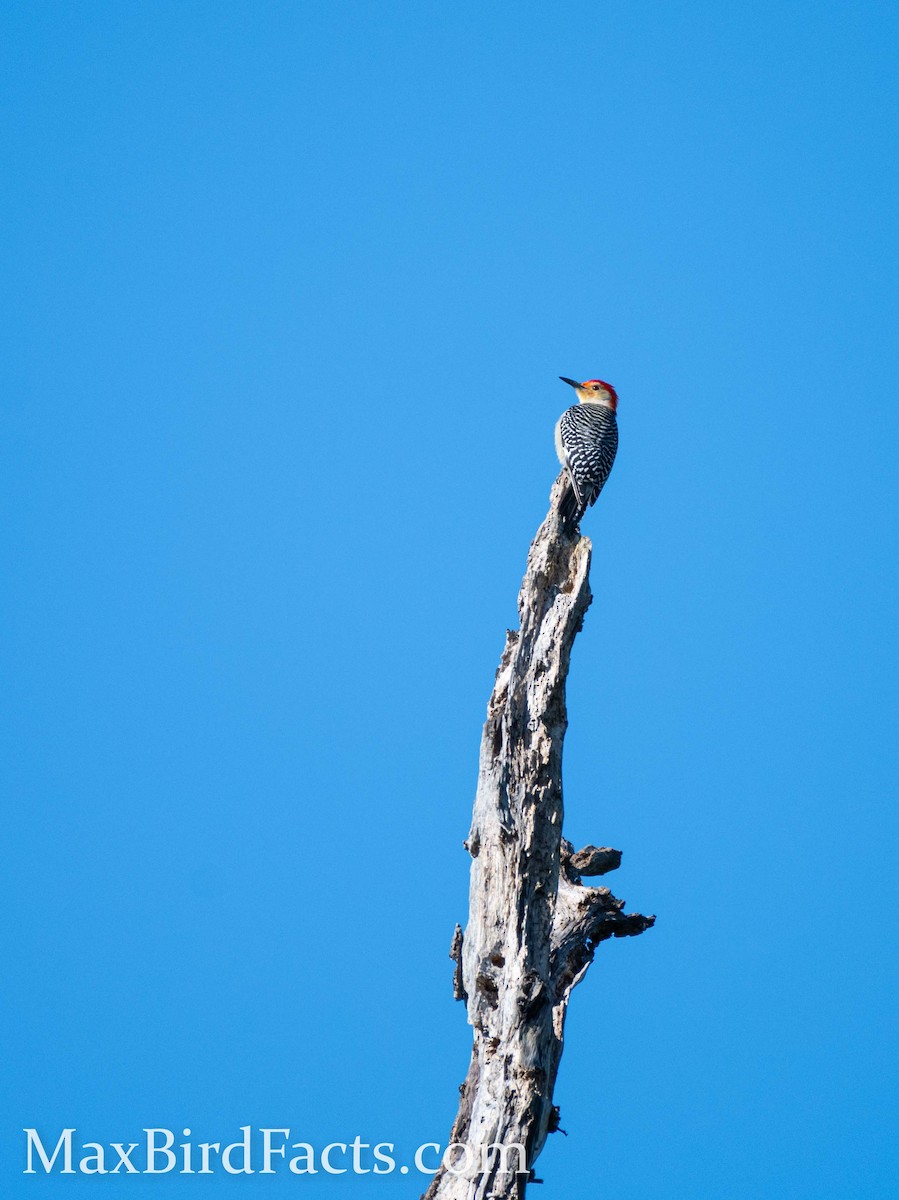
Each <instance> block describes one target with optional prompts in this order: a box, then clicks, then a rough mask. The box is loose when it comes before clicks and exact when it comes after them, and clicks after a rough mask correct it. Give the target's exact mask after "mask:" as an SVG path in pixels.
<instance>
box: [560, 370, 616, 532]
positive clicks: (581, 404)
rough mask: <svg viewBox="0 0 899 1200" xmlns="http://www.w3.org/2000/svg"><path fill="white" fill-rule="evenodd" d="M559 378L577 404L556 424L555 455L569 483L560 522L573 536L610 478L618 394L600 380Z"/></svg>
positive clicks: (613, 456)
mask: <svg viewBox="0 0 899 1200" xmlns="http://www.w3.org/2000/svg"><path fill="white" fill-rule="evenodd" d="M559 378H560V379H561V380H562V382H563V383H567V384H570V385H571V387H573V388H574V390H575V391H576V392H577V398H578V403H577V404H573V405H572V406H571V408H567V409H566V410H565V412H563V413H562V415H561V417H559V423H558V425H556V453H557V454H558V456H559V462H560V463H561V464H562V466H563V467H564V468H565V470H566V472H567V474H568V478H569V480H570V482H571V491H570V492H566V494H565V496H564V497H563V498H562V502H561V504H560V506H559V511H560V513H561V515H562V521H563V523H564V525H565V526H566V528H567V530H568V532H569V533H574V531H575V530H576V529H577V527H578V525H579V524H580V520H581V517H582V516H583V515H584V513H585V512H586V511H587V505H588V504H595V503H596V497H597V496H598V495H599V493H600V492H601V491H602V489H603V484H604V483H605V482H606V480H607V479H608V478H609V472H610V471H611V470H612V463H613V462H614V461H615V452H616V451H617V449H618V421H617V418H616V416H615V412H616V410H617V408H618V394H617V392H616V391H615V389H614V388H613V387H612V385H611V384H610V383H606V382H605V381H604V380H602V379H588V380H586V382H585V383H578V382H577V380H575V379H566V378H565V376H564V375H560V376H559Z"/></svg>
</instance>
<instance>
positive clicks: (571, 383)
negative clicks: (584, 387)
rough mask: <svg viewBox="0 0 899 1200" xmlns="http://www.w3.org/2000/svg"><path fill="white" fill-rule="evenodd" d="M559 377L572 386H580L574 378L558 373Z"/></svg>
mask: <svg viewBox="0 0 899 1200" xmlns="http://www.w3.org/2000/svg"><path fill="white" fill-rule="evenodd" d="M559 378H560V379H561V380H562V382H563V383H568V384H570V385H571V386H572V387H576V388H579V387H580V386H581V385H580V384H579V383H578V381H577V380H576V379H566V378H565V376H564V375H560V376H559Z"/></svg>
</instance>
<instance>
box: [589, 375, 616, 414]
mask: <svg viewBox="0 0 899 1200" xmlns="http://www.w3.org/2000/svg"><path fill="white" fill-rule="evenodd" d="M581 387H582V388H583V389H584V391H585V392H589V391H592V390H593V389H594V388H595V387H601V388H602V389H603V390H604V391H606V392H608V393H609V399H610V400H611V402H612V409H613V410H614V409H616V408H617V407H618V393H617V392H616V391H615V389H614V388H613V387H612V385H611V384H610V383H606V381H605V380H604V379H585V380H584V382H583V383H582V384H581Z"/></svg>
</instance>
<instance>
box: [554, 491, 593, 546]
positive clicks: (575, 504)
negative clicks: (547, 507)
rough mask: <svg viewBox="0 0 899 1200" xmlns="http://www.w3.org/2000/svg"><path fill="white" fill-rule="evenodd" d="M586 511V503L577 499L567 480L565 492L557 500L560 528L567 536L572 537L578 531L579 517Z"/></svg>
mask: <svg viewBox="0 0 899 1200" xmlns="http://www.w3.org/2000/svg"><path fill="white" fill-rule="evenodd" d="M586 511H587V505H586V504H585V503H583V502H582V501H580V500H578V498H577V493H576V492H575V490H574V488H573V487H572V486H571V481H570V480H569V481H568V487H567V488H566V489H565V494H564V495H563V496H562V499H561V500H560V501H559V516H560V517H561V518H562V528H563V529H564V530H565V532H566V533H567V534H568V536H569V537H574V535H575V534H576V533H578V532H579V529H578V526H579V525H580V523H581V517H582V516H583V515H584V513H585V512H586Z"/></svg>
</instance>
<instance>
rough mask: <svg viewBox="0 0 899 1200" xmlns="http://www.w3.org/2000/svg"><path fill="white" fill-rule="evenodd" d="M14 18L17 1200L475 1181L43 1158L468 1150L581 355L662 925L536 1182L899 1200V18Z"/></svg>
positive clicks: (595, 699) (2, 1133) (609, 589)
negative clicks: (560, 444) (471, 992)
mask: <svg viewBox="0 0 899 1200" xmlns="http://www.w3.org/2000/svg"><path fill="white" fill-rule="evenodd" d="M2 23H3V26H4V30H3V37H2V51H0V57H2V62H0V76H2V88H3V92H4V98H5V106H4V107H5V116H4V124H3V158H4V162H5V168H4V172H3V182H2V220H3V228H4V237H3V257H4V266H3V276H4V282H5V285H6V286H5V287H4V289H3V291H4V299H3V314H2V327H3V332H4V338H3V342H4V345H3V349H2V380H3V386H2V393H3V399H4V427H5V436H4V448H3V450H2V457H3V460H4V461H3V464H2V467H3V485H2V487H3V503H4V509H5V521H4V527H5V531H4V533H3V548H4V558H5V561H6V564H7V571H6V575H7V577H8V585H7V587H6V588H5V595H4V598H3V601H2V604H3V624H4V628H5V641H4V646H3V659H4V677H5V680H6V682H5V686H4V689H3V693H4V695H3V705H4V709H5V726H6V729H7V734H6V739H5V740H6V750H5V753H4V762H3V795H4V814H5V815H4V835H5V836H4V842H5V843H6V847H7V853H6V855H5V865H4V867H3V872H2V888H3V900H2V903H3V911H4V922H3V925H4V939H5V946H4V951H3V968H4V969H3V975H4V991H5V999H4V1014H3V1028H4V1034H5V1038H4V1040H5V1041H7V1042H8V1043H9V1045H8V1048H7V1051H6V1053H5V1057H6V1065H5V1068H4V1098H3V1102H2V1109H0V1175H2V1179H0V1193H2V1195H3V1196H4V1197H7V1196H9V1197H15V1198H16V1200H18V1197H20V1196H21V1197H27V1196H41V1195H45V1194H49V1193H51V1192H56V1191H57V1190H58V1189H60V1188H68V1190H69V1191H72V1189H74V1191H75V1192H77V1194H78V1195H83V1196H85V1197H87V1196H90V1195H99V1194H100V1193H101V1192H102V1194H103V1195H104V1196H109V1195H113V1194H114V1195H116V1196H118V1195H120V1194H121V1195H122V1196H125V1195H128V1196H132V1197H149V1196H154V1197H155V1196H157V1195H163V1194H165V1195H177V1196H179V1197H180V1196H181V1195H182V1194H183V1195H184V1196H185V1197H186V1196H188V1195H190V1196H192V1195H203V1196H214V1197H217V1196H219V1195H223V1196H224V1195H226V1194H227V1195H228V1196H241V1195H243V1196H256V1195H262V1194H263V1193H264V1194H265V1195H268V1196H288V1195H296V1194H298V1191H297V1189H298V1188H299V1189H302V1190H304V1191H305V1192H309V1193H312V1192H315V1194H316V1195H318V1196H321V1197H322V1200H325V1198H326V1197H327V1196H329V1195H331V1196H335V1197H336V1196H341V1197H343V1196H346V1197H351V1196H353V1195H361V1194H368V1193H369V1192H372V1193H377V1194H379V1195H380V1196H382V1197H385V1198H388V1197H397V1198H399V1197H404V1196H417V1195H418V1193H419V1191H420V1190H422V1189H423V1183H422V1180H421V1179H420V1178H419V1177H416V1176H412V1177H407V1178H402V1177H400V1176H399V1175H392V1176H390V1177H385V1178H381V1179H374V1178H373V1177H371V1176H369V1177H365V1178H353V1177H352V1176H347V1177H341V1178H327V1177H323V1176H321V1175H319V1176H317V1177H314V1178H311V1179H305V1180H299V1181H298V1180H297V1179H294V1178H292V1177H290V1176H289V1175H279V1176H277V1177H275V1178H268V1179H260V1177H259V1176H258V1175H257V1176H253V1177H251V1178H236V1179H231V1178H230V1177H224V1176H222V1175H221V1174H219V1175H216V1176H214V1177H212V1178H208V1179H197V1178H191V1177H168V1178H166V1179H165V1180H162V1181H157V1180H154V1179H152V1178H146V1177H134V1178H130V1179H129V1180H128V1181H127V1183H118V1182H113V1181H110V1180H106V1181H100V1180H97V1179H82V1178H78V1179H76V1180H74V1181H72V1180H67V1179H66V1178H59V1177H56V1176H54V1177H51V1178H50V1179H45V1178H31V1177H26V1176H23V1175H21V1174H20V1172H21V1169H22V1166H23V1165H24V1161H23V1160H24V1137H23V1135H22V1133H21V1132H20V1131H21V1129H22V1127H23V1126H30V1125H36V1126H38V1127H40V1128H41V1129H45V1130H47V1131H54V1130H58V1129H60V1128H61V1127H62V1126H64V1125H73V1126H76V1127H77V1128H78V1130H79V1136H80V1137H84V1138H90V1139H91V1140H101V1141H106V1142H109V1141H113V1140H123V1139H124V1140H125V1141H129V1140H134V1138H135V1137H136V1136H138V1135H139V1131H140V1130H141V1128H142V1127H143V1126H145V1125H159V1126H166V1125H167V1126H170V1127H172V1128H175V1129H177V1130H178V1131H179V1132H180V1128H181V1127H182V1126H183V1125H185V1124H187V1125H189V1126H190V1127H191V1128H192V1129H193V1131H194V1136H195V1138H196V1139H197V1140H217V1139H218V1138H224V1139H227V1140H232V1139H233V1138H236V1137H237V1136H238V1127H239V1126H240V1125H242V1124H245V1123H250V1124H252V1125H253V1126H261V1125H266V1124H272V1125H285V1124H287V1125H289V1126H290V1127H291V1129H292V1132H293V1136H294V1137H296V1138H302V1139H304V1140H309V1141H312V1142H315V1143H318V1144H319V1145H322V1144H324V1143H325V1142H327V1141H332V1140H351V1139H352V1138H353V1136H354V1135H356V1134H357V1133H358V1134H360V1135H361V1136H362V1138H363V1140H369V1141H393V1142H395V1143H397V1145H398V1146H402V1147H414V1146H416V1145H418V1144H419V1143H420V1142H425V1141H432V1140H434V1141H436V1140H443V1139H445V1137H446V1134H447V1132H448V1129H449V1125H450V1121H451V1118H452V1115H453V1113H454V1110H455V1100H456V1086H457V1084H458V1083H459V1081H460V1080H461V1079H462V1078H463V1076H464V1073H465V1070H466V1066H467V1059H468V1046H469V1030H468V1027H467V1026H466V1024H465V1020H464V1013H463V1011H462V1007H461V1006H460V1005H454V1004H453V1002H452V1000H451V980H450V974H451V964H450V962H449V960H448V958H447V951H448V947H449V941H450V936H451V933H452V928H453V924H454V923H455V922H456V921H457V920H460V921H463V922H464V919H465V913H466V908H467V886H468V860H467V857H466V855H465V853H464V851H463V849H462V845H461V843H462V839H463V837H464V836H465V834H466V832H467V830H468V822H469V818H470V812H471V801H472V797H473V790H474V784H475V779H476V766H477V753H478V742H479V737H480V728H481V722H482V719H483V713H484V706H485V703H486V699H487V696H488V693H489V690H490V687H491V684H492V680H493V672H494V669H495V667H496V662H497V659H498V655H499V652H500V649H501V647H502V642H503V634H504V630H505V628H506V626H507V625H512V624H514V623H515V620H516V617H515V607H514V602H515V595H516V591H517V587H518V583H519V580H520V577H521V574H522V570H523V566H524V558H525V553H526V549H527V545H528V542H529V539H530V537H531V535H532V533H533V531H534V529H535V528H536V526H537V524H538V523H539V521H540V520H541V518H542V516H543V514H544V511H545V505H546V498H547V495H548V491H549V487H550V484H551V482H552V479H553V478H554V476H555V472H556V464H555V457H554V451H553V444H552V430H553V425H554V423H555V420H556V418H557V416H558V414H559V412H560V411H561V408H562V407H563V406H564V405H565V404H567V403H568V402H569V400H570V399H571V397H570V394H569V392H568V389H567V388H565V387H564V385H563V384H560V383H559V382H558V381H557V378H556V377H557V376H558V375H560V374H562V375H573V376H578V377H580V378H585V377H587V376H592V375H599V376H601V377H603V378H606V379H609V380H611V381H612V382H613V383H614V384H615V385H616V387H617V389H618V391H619V394H620V398H621V402H620V410H619V416H620V428H621V448H620V452H619V457H618V463H617V465H616V468H615V472H614V474H613V476H612V480H611V482H610V484H609V486H608V488H607V490H606V492H605V493H604V495H603V497H602V501H601V502H600V504H599V505H598V506H597V507H596V508H595V509H594V510H592V511H591V513H590V514H589V516H588V518H587V519H586V520H585V523H584V525H585V531H586V532H587V533H589V535H590V536H591V537H592V538H593V539H594V544H595V558H594V568H593V588H594V592H595V601H594V605H593V608H592V610H591V612H590V614H589V616H588V619H587V623H586V626H585V629H584V632H583V635H582V637H581V639H580V641H579V642H578V645H577V648H576V654H575V657H574V661H573V668H572V673H571V677H570V689H569V697H570V717H571V727H570V733H569V739H568V745H567V748H566V831H567V833H568V834H569V836H570V837H571V838H572V839H573V840H574V841H576V842H578V843H584V842H590V841H592V842H595V843H598V844H609V845H614V846H619V847H621V848H622V849H623V851H624V863H623V866H622V869H621V870H620V871H619V872H618V874H617V875H616V876H614V877H613V879H614V886H615V890H616V891H617V892H618V894H619V895H623V896H625V897H626V898H627V901H628V905H629V907H630V908H639V909H642V910H643V911H647V912H655V913H657V914H658V923H657V926H656V928H655V929H654V930H652V931H651V932H650V933H647V934H646V935H645V936H644V937H642V938H639V939H636V940H633V941H629V942H616V943H614V944H611V945H606V946H604V947H603V948H602V950H601V952H600V954H599V956H598V959H597V962H596V964H595V966H594V967H593V968H592V970H591V973H590V975H589V976H588V979H587V980H586V982H585V983H584V985H583V986H582V987H581V988H580V989H579V990H578V991H577V992H576V993H575V996H574V999H573V1003H572V1009H571V1017H570V1022H569V1036H568V1041H567V1047H566V1051H565V1056H564V1059H563V1063H562V1071H561V1076H560V1080H559V1084H558V1089H557V1093H556V1099H557V1101H558V1102H559V1104H560V1105H561V1108H562V1117H563V1119H562V1124H563V1126H564V1127H565V1128H566V1129H567V1131H568V1135H569V1136H568V1137H567V1138H562V1137H557V1138H554V1139H551V1144H550V1145H549V1146H548V1148H547V1151H546V1153H545V1155H544V1156H543V1158H542V1159H541V1160H540V1163H539V1170H538V1174H539V1175H540V1176H541V1177H542V1178H543V1179H545V1181H546V1182H545V1184H544V1186H543V1188H542V1189H536V1188H535V1189H534V1193H535V1200H556V1198H558V1200H562V1198H565V1200H568V1198H569V1197H571V1196H572V1195H574V1194H576V1193H577V1194H587V1195H589V1196H590V1197H599V1198H601V1200H684V1198H687V1200H693V1198H697V1200H706V1198H714V1200H718V1198H721V1200H724V1198H727V1200H875V1198H877V1200H879V1198H881V1197H884V1198H885V1197H888V1196H889V1197H892V1196H894V1195H895V1186H896V1183H895V1181H896V1178H897V1174H899V1162H897V1152H896V1146H897V1137H896V1122H897V1116H899V1112H897V1109H899V1104H897V1100H899V1095H897V1082H896V1066H897V1053H896V1052H897V1037H896V1030H895V1026H896V1007H897V1005H896V982H897V980H896V974H897V968H896V960H897V946H896V932H897V929H896V925H897V921H896V911H897V902H899V897H897V895H896V861H897V851H896V834H897V815H896V802H897V786H896V785H897V721H896V718H897V704H896V700H897V686H896V676H897V658H899V656H897V640H896V635H895V624H894V618H895V611H896V599H897V598H896V591H897V566H896V561H897V560H896V552H897V538H896V533H897V530H896V512H897V495H896V483H895V477H896V467H895V463H896V453H897V451H896V435H897V431H899V420H897V404H899V399H897V395H899V393H897V351H896V345H895V340H894V339H895V324H896V315H897V314H896V303H895V294H896V268H897V261H896V260H897V234H896V225H895V203H896V193H897V167H896V141H895V135H896V132H897V130H896V125H897V121H896V107H895V100H896V83H895V60H894V57H893V55H894V47H895V44H896V38H897V33H899V29H897V25H899V18H897V15H896V9H895V6H894V5H890V4H887V3H862V4H850V3H809V2H787V3H776V4H775V3H767V2H763V3H752V4H748V3H740V4H726V5H725V4H720V3H711V2H709V0H701V2H697V3H689V4H687V3H672V4H658V3H648V2H647V0H632V2H629V3H615V4H610V3H605V4H596V3H594V2H591V3H588V2H586V0H585V2H569V0H562V2H561V3H556V4H552V5H537V4H533V3H526V4H524V5H522V4H512V3H502V2H501V3H498V4H490V5H486V6H485V5H483V4H474V3H467V2H466V3H461V4H459V3H457V4H453V5H447V4H436V3H433V2H431V0H425V2H423V3H417V4H403V5H400V4H391V3H387V4H384V3H377V4H376V3H371V2H370V0H361V2H359V3H352V4H351V3H346V2H345V0H336V2H335V0H328V2H327V3H319V2H308V0H298V2H296V3H286V2H284V3H275V2H271V3H269V2H266V0H262V2H261V3H253V4H250V3H247V2H227V0H225V2H223V3H216V4H212V3H191V2H187V3H173V2H171V0H169V2H161V3H153V4H135V3H131V4H129V3H125V4H122V3H111V2H110V3H103V2H97V0H87V2H81V3H55V2H52V0H49V2H47V3H41V4H31V3H21V2H19V3H15V2H14V3H11V4H7V5H4V9H3V16H2ZM538 1192H539V1195H538V1194H537V1193H538Z"/></svg>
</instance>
